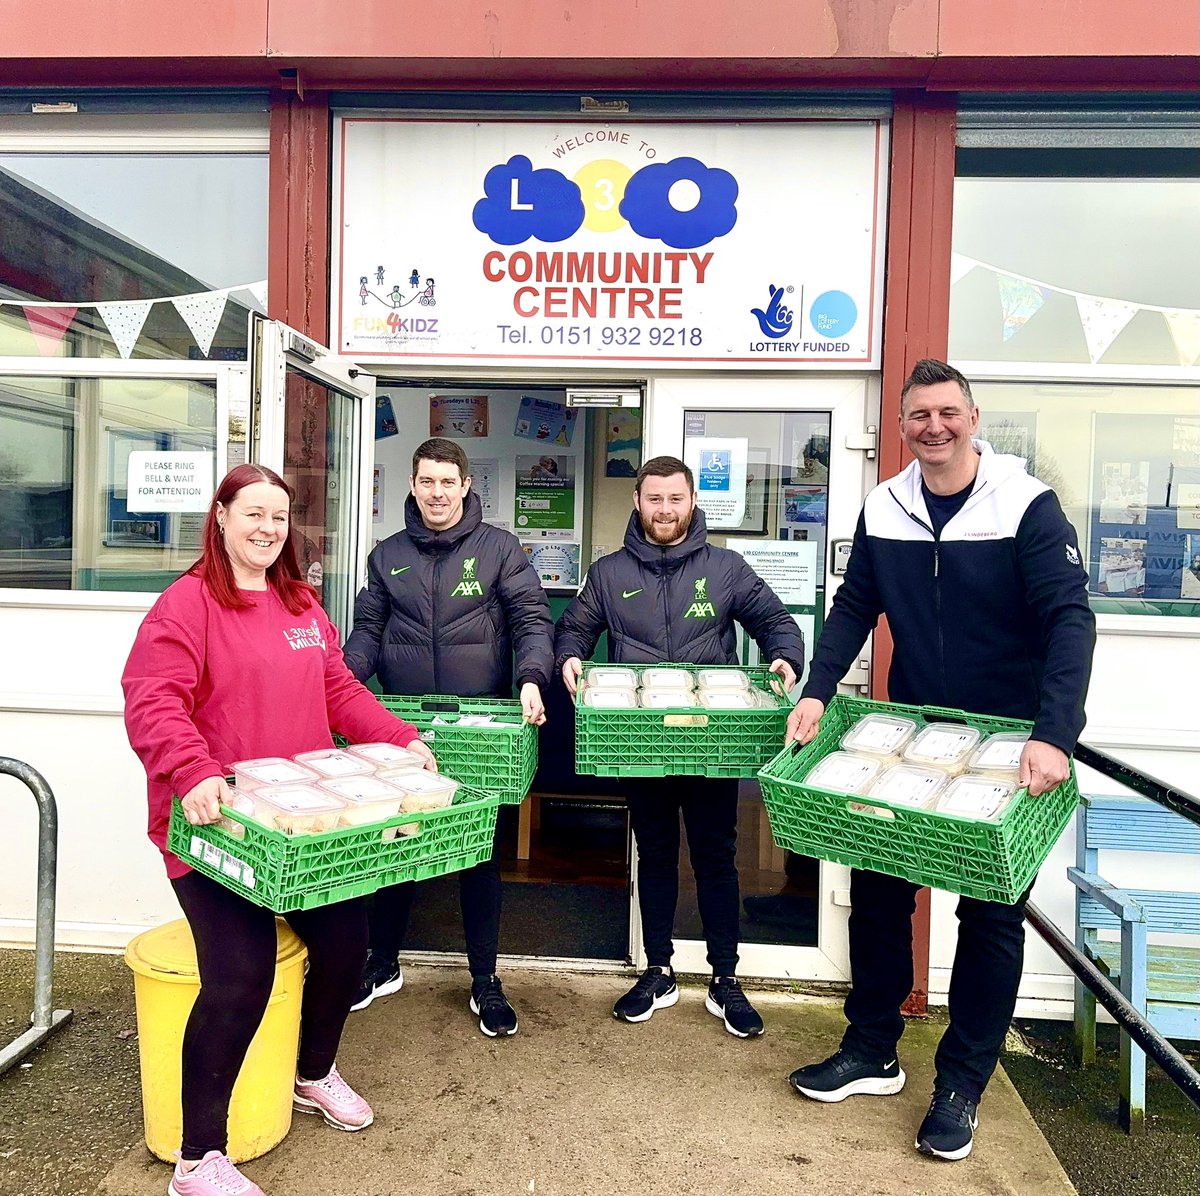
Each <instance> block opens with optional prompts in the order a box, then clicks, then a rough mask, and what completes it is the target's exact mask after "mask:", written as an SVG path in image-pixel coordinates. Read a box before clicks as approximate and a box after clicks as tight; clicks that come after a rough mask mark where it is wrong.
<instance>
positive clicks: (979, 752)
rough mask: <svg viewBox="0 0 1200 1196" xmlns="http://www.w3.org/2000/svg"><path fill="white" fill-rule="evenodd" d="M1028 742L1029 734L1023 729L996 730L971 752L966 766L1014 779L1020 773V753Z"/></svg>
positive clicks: (972, 770)
mask: <svg viewBox="0 0 1200 1196" xmlns="http://www.w3.org/2000/svg"><path fill="white" fill-rule="evenodd" d="M1028 742H1029V735H1028V734H1027V733H1026V732H1024V731H997V732H996V734H995V735H989V736H988V737H987V739H985V740H984V741H983V742H982V743H981V744H980V745H979V746H978V747H977V748H976V749H975V750H974V751H973V752H972V753H971V756H970V758H969V759H968V760H967V768H968V769H969V770H970V771H971V772H978V773H984V774H986V775H988V776H995V777H1012V778H1013V780H1016V778H1017V777H1019V776H1020V775H1021V753H1022V752H1023V751H1024V750H1025V745H1026V744H1027V743H1028Z"/></svg>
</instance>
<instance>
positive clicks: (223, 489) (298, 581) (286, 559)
mask: <svg viewBox="0 0 1200 1196" xmlns="http://www.w3.org/2000/svg"><path fill="white" fill-rule="evenodd" d="M255 482H269V483H270V484H271V485H272V486H278V487H279V488H280V490H282V491H283V492H284V493H285V494H286V495H287V496H288V503H289V505H290V504H291V503H292V502H293V501H294V500H295V497H296V495H295V494H294V493H293V491H292V488H291V486H289V485H288V484H287V482H285V481H284V480H283V478H281V477H280V476H279V474H277V473H276V472H275V471H274V470H273V469H268V468H267V467H266V466H265V465H235V466H234V467H233V468H232V469H231V470H230V471H229V472H228V473H227V474H226V475H225V477H224V479H223V480H222V481H221V484H220V485H219V486H218V487H217V492H216V493H215V494H214V495H213V499H212V502H211V503H210V504H209V507H208V514H207V515H206V516H205V518H204V535H203V537H202V540H203V552H202V554H201V556H200V559H199V560H198V561H197V562H196V563H195V564H194V565H193V566H192V567H191V568H190V569H189V570H188V572H189V573H194V574H196V576H197V577H199V578H200V580H201V581H203V582H204V584H205V585H206V586H208V589H209V593H211V594H212V596H213V597H214V598H215V599H216V600H217V602H218V603H220V605H221V606H226V607H229V608H230V609H231V610H240V609H242V608H244V607H247V606H252V605H253V603H252V602H251V601H250V599H248V598H247V597H245V595H243V594H242V592H241V590H239V589H238V588H237V583H236V581H235V580H234V577H233V566H232V565H231V564H230V563H229V553H228V552H226V551H225V542H224V539H223V538H222V536H221V530H220V526H219V525H218V523H217V506H218V505H220V506H224V507H227V506H228V505H229V504H230V503H231V502H233V500H234V499H235V498H236V497H237V496H238V493H239V492H240V491H241V490H244V489H245V488H246V487H247V486H252V485H253V484H254V483H255ZM267 582H268V584H269V585H270V586H271V587H272V588H273V589H274V590H275V592H276V593H277V594H278V595H279V600H280V601H281V602H282V603H283V605H284V606H286V607H287V608H288V610H290V611H291V612H292V614H294V615H301V614H303V613H304V612H305V611H306V610H307V609H308V607H309V606H311V605H312V603H313V602H315V601H319V599H318V596H317V591H316V590H314V589H313V587H312V586H310V585H309V584H308V582H306V581H305V580H304V575H303V574H302V573H301V572H300V560H299V558H298V557H297V556H296V539H295V532H294V530H293V529H292V527H291V525H290V523H289V525H288V538H287V539H286V540H285V541H284V542H283V551H282V552H280V554H279V555H278V556H277V557H276V558H275V562H274V564H272V565H271V566H270V568H268V569H267Z"/></svg>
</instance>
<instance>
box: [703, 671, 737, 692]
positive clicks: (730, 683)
mask: <svg viewBox="0 0 1200 1196" xmlns="http://www.w3.org/2000/svg"><path fill="white" fill-rule="evenodd" d="M696 686H697V688H698V689H749V688H750V677H749V675H748V674H746V673H743V672H742V670H741V669H699V670H697V672H696Z"/></svg>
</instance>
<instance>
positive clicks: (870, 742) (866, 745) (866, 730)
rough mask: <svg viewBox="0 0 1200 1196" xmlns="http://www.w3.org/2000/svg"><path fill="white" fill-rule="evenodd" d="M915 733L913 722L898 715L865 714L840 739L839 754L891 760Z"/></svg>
mask: <svg viewBox="0 0 1200 1196" xmlns="http://www.w3.org/2000/svg"><path fill="white" fill-rule="evenodd" d="M916 730H917V723H916V720H915V719H911V718H905V717H904V716H903V715H897V714H868V715H866V716H864V717H863V718H860V719H859V720H858V722H856V723H855V724H854V726H853V727H851V728H850V730H849V731H847V732H846V734H845V735H843V736H842V743H841V747H842V751H844V752H861V753H863V754H865V755H868V756H877V757H879V758H880V759H884V760H886V759H890V758H892V757H895V756H898V755H899V754H900V750H901V749H902V748H903V747H904V745H905V744H906V743H907V742H908V741H909V740H910V739H911V738H912V737H913V735H914V734H915V733H916Z"/></svg>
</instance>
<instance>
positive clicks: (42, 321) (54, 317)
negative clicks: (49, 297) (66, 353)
mask: <svg viewBox="0 0 1200 1196" xmlns="http://www.w3.org/2000/svg"><path fill="white" fill-rule="evenodd" d="M78 310H79V308H78V307H34V306H32V305H30V306H29V307H26V308H25V319H26V320H28V321H29V331H30V332H32V333H33V339H34V341H35V342H36V344H37V349H38V352H39V353H40V354H41V355H42V356H43V357H56V356H58V346H59V345H60V344H61V343H62V338H63V337H64V336H66V334H67V329H68V328H70V326H71V321H72V320H73V319H74V318H75V313H76V312H77V311H78Z"/></svg>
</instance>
